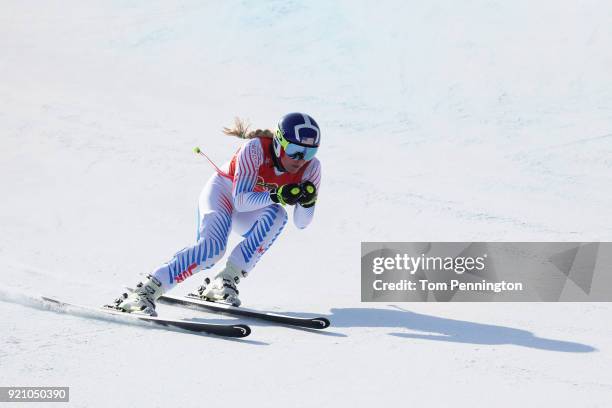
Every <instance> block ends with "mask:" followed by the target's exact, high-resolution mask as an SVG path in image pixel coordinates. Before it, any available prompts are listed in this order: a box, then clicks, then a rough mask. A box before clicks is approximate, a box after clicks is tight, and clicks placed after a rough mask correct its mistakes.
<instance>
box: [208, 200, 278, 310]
mask: <svg viewBox="0 0 612 408" xmlns="http://www.w3.org/2000/svg"><path fill="white" fill-rule="evenodd" d="M233 222H234V226H235V227H236V229H237V230H238V231H241V230H242V231H244V230H247V229H248V231H247V232H245V233H244V234H243V236H244V240H243V241H242V242H241V243H240V244H238V245H237V246H236V248H234V250H233V251H232V253H231V255H230V256H229V258H228V260H227V265H226V266H225V268H224V269H223V270H222V271H221V272H219V273H218V274H217V276H215V278H214V280H212V281H211V280H210V279H209V278H206V279H205V280H204V285H203V286H201V287H200V288H198V294H199V295H200V297H202V298H203V299H205V300H211V301H223V302H226V303H230V304H233V305H234V306H239V305H240V299H239V298H238V294H239V292H238V288H237V287H236V285H237V284H238V283H240V279H241V278H243V277H245V276H246V275H247V273H248V272H249V271H250V270H252V269H253V267H254V266H255V264H256V263H257V261H259V259H260V258H261V256H262V255H263V254H264V253H265V252H266V250H267V249H268V248H269V247H270V246H271V245H272V243H273V242H274V240H275V239H276V237H278V235H279V234H280V233H281V231H282V230H283V228H284V227H285V224H287V212H286V211H285V209H284V208H283V207H281V206H280V205H278V204H273V205H270V206H268V207H266V208H262V209H261V210H258V211H252V212H248V213H238V212H234V221H233ZM249 227H250V228H249Z"/></svg>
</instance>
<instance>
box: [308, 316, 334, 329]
mask: <svg viewBox="0 0 612 408" xmlns="http://www.w3.org/2000/svg"><path fill="white" fill-rule="evenodd" d="M312 321H313V322H314V323H318V324H319V325H320V327H319V329H326V328H328V327H329V326H330V325H331V322H330V321H329V319H328V318H326V317H315V318H314V319H312Z"/></svg>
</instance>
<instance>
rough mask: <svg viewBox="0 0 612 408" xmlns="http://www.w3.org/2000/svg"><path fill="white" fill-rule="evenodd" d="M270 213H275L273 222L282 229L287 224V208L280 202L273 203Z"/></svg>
mask: <svg viewBox="0 0 612 408" xmlns="http://www.w3.org/2000/svg"><path fill="white" fill-rule="evenodd" d="M270 210H271V211H270V213H271V214H272V215H273V220H272V224H273V225H274V226H275V227H277V228H279V230H282V229H283V228H284V227H285V225H286V224H287V220H288V219H289V216H288V215H287V210H285V209H284V208H283V206H282V205H280V204H272V205H271V206H270Z"/></svg>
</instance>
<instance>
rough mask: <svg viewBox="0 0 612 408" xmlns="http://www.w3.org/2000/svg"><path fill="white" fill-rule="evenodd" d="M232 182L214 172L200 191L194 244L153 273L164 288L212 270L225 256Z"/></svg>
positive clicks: (231, 207)
mask: <svg viewBox="0 0 612 408" xmlns="http://www.w3.org/2000/svg"><path fill="white" fill-rule="evenodd" d="M231 188H232V183H231V181H230V180H228V179H226V178H224V177H221V176H219V175H217V174H215V175H214V176H213V177H211V179H210V180H209V181H208V183H207V184H206V186H205V187H204V190H202V193H201V194H200V200H199V206H198V211H199V214H200V225H199V229H198V237H197V238H198V239H197V241H196V243H195V244H194V245H191V246H188V247H186V248H183V249H181V250H180V251H178V252H177V253H176V254H174V256H173V257H172V259H171V260H170V261H168V262H167V263H166V264H164V265H162V266H161V267H160V268H158V269H157V270H156V271H155V272H153V274H152V275H153V276H154V277H155V278H157V279H158V280H160V281H161V282H162V285H163V287H164V289H165V290H164V291H166V290H169V289H171V288H173V287H174V286H175V285H176V284H177V283H180V282H182V281H184V280H185V279H186V278H188V277H189V276H191V275H193V274H194V273H196V272H199V271H201V270H203V269H209V268H211V267H212V266H213V265H215V263H217V261H219V259H221V258H222V257H223V254H224V253H225V249H226V247H227V238H228V236H229V233H230V230H231V227H232V212H233V206H232V199H231Z"/></svg>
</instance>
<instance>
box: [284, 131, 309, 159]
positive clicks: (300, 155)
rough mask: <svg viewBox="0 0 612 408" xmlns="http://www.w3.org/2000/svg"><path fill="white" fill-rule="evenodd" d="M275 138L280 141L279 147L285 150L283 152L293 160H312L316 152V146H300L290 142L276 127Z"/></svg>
mask: <svg viewBox="0 0 612 408" xmlns="http://www.w3.org/2000/svg"><path fill="white" fill-rule="evenodd" d="M276 138H277V140H278V142H279V143H280V145H281V147H282V148H283V150H284V151H285V154H286V155H287V156H288V157H289V158H291V159H293V160H306V161H309V160H312V159H313V158H314V157H315V155H316V154H317V150H318V149H319V148H318V147H309V146H302V145H299V144H295V143H291V142H290V141H288V140H287V139H285V137H284V136H283V132H281V130H280V129H276Z"/></svg>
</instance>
